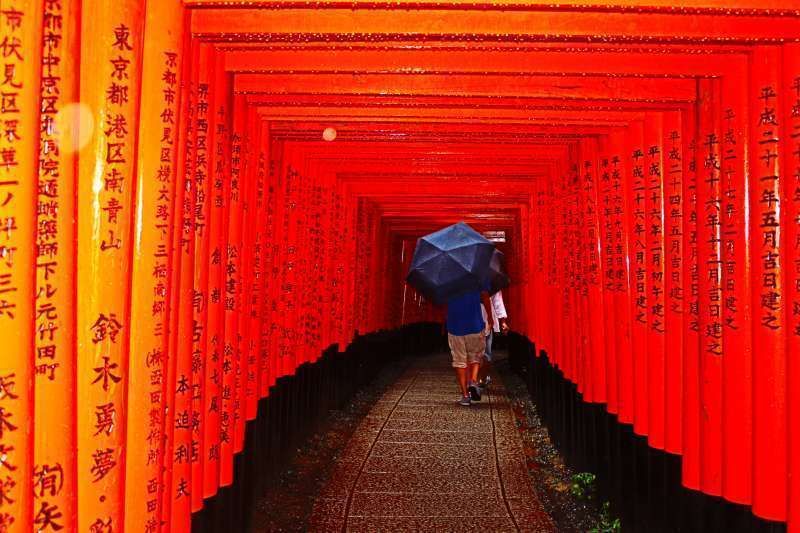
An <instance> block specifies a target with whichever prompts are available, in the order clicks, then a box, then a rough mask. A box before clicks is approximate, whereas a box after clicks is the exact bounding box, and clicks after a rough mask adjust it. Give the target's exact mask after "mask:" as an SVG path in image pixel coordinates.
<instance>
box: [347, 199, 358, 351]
mask: <svg viewBox="0 0 800 533" xmlns="http://www.w3.org/2000/svg"><path fill="white" fill-rule="evenodd" d="M346 198H347V207H346V208H345V209H346V211H345V212H346V216H347V218H346V220H345V223H344V229H345V235H346V240H345V246H346V248H345V253H344V254H343V256H344V265H345V276H346V277H345V280H346V281H345V290H344V298H343V304H344V313H345V315H344V316H345V318H344V327H345V340H346V342H344V343H343V346H348V345H349V344H350V343H351V342H352V340H353V338H354V337H355V334H356V329H357V328H358V324H357V322H356V315H355V309H356V286H357V281H356V267H357V265H358V257H357V251H358V246H357V243H358V240H357V239H358V237H357V235H358V234H357V231H356V230H357V228H358V223H359V211H360V208H359V207H360V203H361V202H360V201H359V199H358V198H357V197H356V196H355V195H354V194H353V193H352V192H351V191H350V190H348V191H347V197H346Z"/></svg>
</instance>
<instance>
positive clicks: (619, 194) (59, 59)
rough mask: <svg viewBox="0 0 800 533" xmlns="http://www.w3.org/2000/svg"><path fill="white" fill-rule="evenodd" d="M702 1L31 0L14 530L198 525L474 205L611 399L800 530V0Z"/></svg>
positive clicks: (16, 284) (12, 243)
mask: <svg viewBox="0 0 800 533" xmlns="http://www.w3.org/2000/svg"><path fill="white" fill-rule="evenodd" d="M673 3H674V2H669V1H667V0H609V1H605V2H587V1H586V0H581V1H578V0H564V1H561V2H559V3H557V4H553V3H545V2H535V1H528V0H509V1H504V2H502V3H499V4H486V3H476V2H468V1H452V2H448V3H445V2H440V1H438V0H434V1H431V2H417V1H416V0H403V1H402V2H383V1H365V2H361V1H356V2H348V3H342V2H336V1H330V2H328V1H323V2H313V3H309V2H303V1H296V0H285V1H282V0H264V1H260V0H255V1H253V0H248V1H241V2H239V1H236V0H233V1H225V2H220V1H217V0H193V1H185V2H180V1H179V0H168V1H161V2H154V1H151V2H144V1H141V0H121V1H118V2H115V3H113V4H112V3H109V2H103V1H101V0H61V1H60V2H51V1H47V0H8V1H7V2H6V1H5V0H4V3H3V7H2V10H0V31H1V33H0V51H1V52H2V56H3V63H4V65H5V73H6V74H5V79H4V81H3V83H2V86H3V88H2V100H0V120H2V124H3V126H4V130H3V135H2V137H0V154H2V163H0V227H2V230H3V231H2V232H0V332H1V333H0V338H2V339H3V343H4V347H3V348H2V354H1V355H2V357H0V531H11V532H16V531H28V530H30V529H31V528H33V527H36V528H38V529H39V530H47V529H48V528H51V529H55V527H54V526H55V525H56V524H57V525H59V526H62V527H64V528H67V529H68V530H80V531H87V530H89V531H95V532H102V531H112V530H113V529H115V530H117V531H119V530H122V529H127V530H130V531H139V530H145V531H156V530H160V529H164V530H172V529H174V530H186V529H188V528H189V524H190V514H191V512H192V511H197V510H199V509H201V508H202V507H203V504H204V498H210V497H213V496H214V495H215V494H216V492H217V490H218V488H219V487H220V486H227V485H230V484H231V483H232V482H233V468H232V464H233V457H234V456H235V454H236V453H238V452H240V451H242V449H243V446H244V431H245V426H246V421H247V420H252V419H253V418H255V417H256V416H257V414H258V412H257V411H258V409H257V405H258V404H257V402H258V399H259V398H261V397H264V396H266V395H268V394H269V393H270V387H271V386H272V385H274V383H275V381H276V380H277V378H279V377H281V376H286V375H291V374H292V373H293V372H294V371H295V369H296V368H297V366H298V365H299V364H302V363H303V362H306V361H314V360H315V359H316V358H317V357H319V355H320V353H321V352H322V351H323V350H324V349H325V348H327V347H328V346H329V345H331V344H334V343H338V344H339V345H340V347H344V346H346V345H347V344H348V343H349V342H350V341H351V340H352V338H353V334H354V331H356V330H358V331H359V332H361V333H364V332H367V331H372V330H380V329H390V328H393V327H397V326H399V325H400V322H401V321H402V320H403V318H402V317H401V316H400V315H399V314H398V313H397V312H396V307H394V306H395V302H398V301H400V299H401V296H400V295H401V293H402V291H403V290H404V287H403V284H402V276H403V274H404V271H405V268H406V267H407V261H408V258H409V255H410V254H409V247H410V246H411V245H412V243H413V241H414V239H415V238H416V237H417V236H419V235H421V234H424V233H426V232H428V231H430V230H431V229H434V228H435V227H437V226H439V225H444V224H447V223H451V222H454V221H457V220H462V219H463V220H468V221H470V222H474V224H475V225H476V227H478V228H480V229H503V230H505V231H507V234H508V236H509V243H508V245H507V246H508V252H509V253H508V259H509V263H510V264H509V268H510V270H511V271H512V274H514V277H515V280H516V281H517V283H516V284H515V286H514V287H512V289H511V290H510V293H509V302H510V304H511V305H512V311H513V315H514V317H515V321H514V326H515V328H516V329H517V330H518V332H519V333H520V334H524V335H526V336H527V337H528V338H529V339H531V340H532V341H534V342H536V345H537V348H540V349H544V350H546V352H547V354H548V357H549V358H550V360H551V361H552V362H554V363H555V364H556V365H557V366H558V367H559V369H561V370H562V371H563V372H564V375H565V376H566V377H567V378H568V379H570V380H572V381H574V382H575V383H576V384H577V386H578V387H579V390H580V391H581V393H582V394H583V399H584V400H585V401H587V402H596V403H600V404H605V405H606V407H607V409H608V411H609V412H610V413H613V414H615V415H616V416H617V418H618V420H619V422H621V423H623V424H632V425H633V428H634V432H635V433H636V434H638V435H641V436H643V437H644V438H646V439H647V442H648V444H649V445H650V446H651V447H653V448H655V449H663V450H665V451H666V452H668V453H670V454H676V455H680V456H681V458H682V465H683V467H682V468H683V476H682V483H683V484H684V485H685V486H686V487H688V488H690V489H694V490H698V491H701V492H703V493H706V494H709V495H713V496H721V497H722V498H724V499H725V500H728V501H731V502H736V503H741V504H745V505H752V509H753V512H754V513H755V514H756V515H757V516H759V517H763V518H766V519H769V520H774V521H779V522H787V523H788V524H789V526H790V528H798V527H800V414H799V412H800V361H799V360H798V357H800V255H799V254H800V252H799V251H798V250H800V233H798V231H799V230H798V227H799V226H800V223H799V222H800V193H798V190H800V171H798V170H797V169H798V168H800V150H799V149H798V143H797V142H796V138H797V135H798V133H797V131H798V128H800V111H798V109H800V81H798V80H800V59H798V57H800V55H799V54H798V51H800V50H798V45H797V41H798V38H800V2H797V1H796V0H728V1H723V0H691V1H685V2H681V6H679V7H676V6H674V5H672V4H673ZM76 104H77V105H76ZM329 126H333V127H335V128H336V130H337V132H338V137H337V139H336V140H335V141H333V142H324V141H322V140H321V135H322V131H323V129H324V128H326V127H329ZM398 244H400V245H399V246H398ZM403 260H404V261H405V262H403ZM370 302H373V303H374V302H379V303H378V304H377V305H378V306H377V307H370ZM306 309H313V313H311V316H309V317H306V316H304V314H305V310H306ZM426 313H430V310H429V309H427V308H425V309H423V310H421V311H420V312H419V314H418V315H414V318H424V317H425V316H428V317H429V316H431V315H430V314H427V315H426ZM406 318H408V317H406Z"/></svg>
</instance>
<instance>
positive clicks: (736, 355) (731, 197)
mask: <svg viewBox="0 0 800 533" xmlns="http://www.w3.org/2000/svg"><path fill="white" fill-rule="evenodd" d="M746 77H747V71H746V68H745V67H744V65H742V66H740V67H739V68H738V69H737V71H736V72H735V73H733V74H732V75H731V76H726V77H725V78H723V79H722V80H721V100H720V104H719V105H720V114H721V117H722V130H721V138H720V164H721V175H720V178H721V182H720V186H721V189H720V191H721V206H720V207H721V219H720V220H721V222H722V226H721V239H722V261H723V263H722V266H723V269H722V298H723V301H722V325H723V332H724V336H725V345H724V355H723V359H722V391H723V397H722V402H723V404H722V416H723V418H722V453H723V462H722V469H723V476H722V493H723V496H724V497H725V498H726V499H728V500H730V501H733V502H737V503H744V504H746V503H749V502H750V501H751V494H752V464H753V447H752V443H753V432H752V427H753V388H752V386H751V384H752V365H753V359H752V350H753V343H752V328H750V327H749V325H750V324H751V323H752V319H753V314H752V308H751V306H750V305H749V304H750V302H749V300H750V293H751V270H750V263H751V261H752V259H751V242H750V240H749V238H748V235H747V225H748V224H751V223H752V218H750V212H751V209H750V206H749V202H748V198H747V191H748V173H749V169H748V168H747V165H746V162H747V157H748V143H749V142H750V138H749V136H748V135H747V132H748V98H747V86H746V85H745V84H743V83H742V82H741V80H742V79H745V78H746Z"/></svg>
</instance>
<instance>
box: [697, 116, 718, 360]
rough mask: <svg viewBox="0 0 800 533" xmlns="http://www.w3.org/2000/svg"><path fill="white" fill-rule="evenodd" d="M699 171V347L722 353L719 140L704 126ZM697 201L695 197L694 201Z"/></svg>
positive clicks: (709, 351)
mask: <svg viewBox="0 0 800 533" xmlns="http://www.w3.org/2000/svg"><path fill="white" fill-rule="evenodd" d="M702 135H703V142H702V149H703V173H702V180H701V183H700V186H702V187H703V195H702V196H701V197H699V198H702V200H703V205H702V206H698V210H700V209H702V213H703V216H702V218H701V219H700V221H699V222H698V225H701V226H702V228H703V229H702V230H698V232H699V233H700V239H701V241H702V242H703V243H704V244H705V245H706V246H705V247H704V251H705V252H706V253H705V254H704V255H701V256H700V258H699V260H700V265H702V266H701V277H702V279H704V280H705V282H706V283H707V284H706V285H705V287H706V291H705V293H704V294H701V298H703V300H704V301H705V302H706V303H707V305H704V306H703V308H704V311H705V316H702V320H703V324H704V326H705V327H704V328H703V329H702V331H701V332H700V334H701V336H702V338H703V350H704V351H705V353H708V354H711V355H722V259H721V254H722V235H721V226H722V197H721V191H720V172H721V169H722V167H721V160H720V139H719V136H718V134H717V132H716V131H714V130H713V129H710V130H709V129H706V130H705V131H703V133H702ZM698 201H699V200H698Z"/></svg>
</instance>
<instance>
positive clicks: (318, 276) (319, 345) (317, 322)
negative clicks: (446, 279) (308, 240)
mask: <svg viewBox="0 0 800 533" xmlns="http://www.w3.org/2000/svg"><path fill="white" fill-rule="evenodd" d="M313 175H314V176H315V178H316V179H315V183H314V188H313V196H312V205H313V211H312V227H311V229H310V230H309V231H310V232H311V235H312V244H313V247H312V251H311V254H310V260H311V263H312V264H311V267H312V278H313V281H314V286H312V287H311V290H310V291H309V305H308V307H307V308H306V309H307V310H308V319H309V321H310V323H309V327H308V329H309V334H310V337H311V339H310V340H311V345H312V355H313V357H314V360H316V359H317V358H319V357H320V355H321V352H322V350H324V349H325V348H326V347H325V346H323V343H324V342H325V339H324V332H325V319H324V313H325V308H326V307H327V301H328V298H329V297H330V289H329V288H328V287H327V286H326V283H327V281H328V280H327V276H326V272H325V270H326V266H327V265H326V261H327V253H326V252H327V246H326V242H327V224H325V222H326V220H325V219H324V218H323V217H324V214H325V205H326V203H325V195H326V193H327V190H326V187H325V186H324V183H323V182H322V180H321V179H320V176H319V170H318V169H316V171H315V172H314V173H313ZM389 256H390V254H387V257H389Z"/></svg>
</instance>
